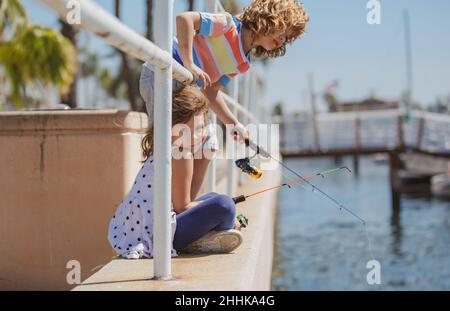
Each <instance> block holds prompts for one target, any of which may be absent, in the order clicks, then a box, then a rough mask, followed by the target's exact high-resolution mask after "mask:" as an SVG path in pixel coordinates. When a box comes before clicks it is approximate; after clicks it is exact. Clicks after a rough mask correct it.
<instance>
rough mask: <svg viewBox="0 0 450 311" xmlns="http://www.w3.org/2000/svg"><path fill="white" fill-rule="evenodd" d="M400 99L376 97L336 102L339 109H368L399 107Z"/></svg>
mask: <svg viewBox="0 0 450 311" xmlns="http://www.w3.org/2000/svg"><path fill="white" fill-rule="evenodd" d="M399 107H400V101H399V100H381V99H378V98H375V97H372V98H368V99H364V100H363V101H358V102H342V103H339V102H338V103H336V110H337V111H366V110H387V109H398V108H399Z"/></svg>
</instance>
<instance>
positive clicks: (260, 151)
mask: <svg viewBox="0 0 450 311" xmlns="http://www.w3.org/2000/svg"><path fill="white" fill-rule="evenodd" d="M234 135H237V136H239V137H240V138H241V139H243V140H244V142H245V146H246V147H248V148H251V149H252V150H253V151H255V152H256V153H255V155H254V156H256V155H258V154H259V155H261V156H263V157H265V158H269V159H272V160H274V161H275V162H277V163H278V164H280V165H281V166H282V167H284V168H285V169H286V170H288V171H289V172H290V173H292V174H294V175H295V176H297V177H298V178H299V179H300V180H301V181H304V182H305V183H307V184H308V185H309V186H310V187H311V188H312V191H313V192H317V193H320V194H321V195H322V196H323V197H325V198H326V199H328V200H329V201H331V202H332V203H333V204H335V205H337V206H338V207H339V210H345V211H346V212H347V213H349V214H350V215H352V216H353V217H355V218H357V219H358V220H359V221H361V222H362V223H363V224H364V225H365V224H366V221H365V220H364V219H363V218H361V217H360V216H358V215H357V214H355V213H354V212H353V211H352V210H350V209H349V208H347V207H346V206H344V204H342V203H341V202H339V201H338V200H336V199H335V198H333V197H332V196H330V195H329V194H327V193H326V192H324V191H322V190H321V189H320V188H319V187H317V186H316V185H314V184H313V183H311V182H310V181H309V180H308V179H305V177H303V176H302V175H301V174H299V173H298V172H296V171H294V170H293V169H291V168H290V167H289V166H287V165H286V164H285V163H283V162H282V161H281V160H279V159H277V158H275V157H274V156H272V155H271V154H270V153H269V152H267V151H266V150H264V149H263V148H261V147H260V146H259V145H258V144H256V143H254V142H253V141H251V140H250V139H249V138H244V136H243V135H242V133H241V132H239V131H236V130H235V131H234Z"/></svg>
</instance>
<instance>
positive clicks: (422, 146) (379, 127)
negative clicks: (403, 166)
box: [281, 110, 450, 155]
mask: <svg viewBox="0 0 450 311" xmlns="http://www.w3.org/2000/svg"><path fill="white" fill-rule="evenodd" d="M404 117H405V114H403V113H401V112H400V111H398V110H377V111H359V112H332V113H319V114H317V116H316V123H317V127H318V129H319V136H318V138H319V142H318V143H315V142H314V141H313V139H312V137H313V135H312V132H313V126H314V124H313V121H312V118H311V117H310V116H299V117H292V116H285V117H283V118H282V120H281V123H282V128H283V132H282V143H281V145H282V148H283V150H284V152H286V153H290V152H291V153H295V152H297V151H302V152H321V151H333V150H341V151H342V150H354V151H357V150H370V149H379V150H381V149H386V150H391V149H395V148H402V147H403V146H406V147H408V148H412V149H415V150H417V151H420V152H426V153H433V154H440V155H449V154H450V116H449V115H444V114H436V113H429V112H423V111H412V112H411V114H410V118H409V120H408V122H403V121H402V119H403V118H404ZM317 146H318V148H317Z"/></svg>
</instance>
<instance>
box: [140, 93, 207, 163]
mask: <svg viewBox="0 0 450 311" xmlns="http://www.w3.org/2000/svg"><path fill="white" fill-rule="evenodd" d="M207 111H208V100H207V99H206V97H205V95H203V93H202V92H201V91H200V90H199V89H198V88H195V87H192V86H183V87H182V88H180V89H178V90H176V91H173V94H172V126H174V125H176V124H180V123H187V122H188V121H189V120H190V119H191V118H192V117H194V116H197V115H201V114H203V116H204V117H206V112H207ZM141 147H142V156H143V157H144V161H145V160H147V159H148V157H149V156H151V155H152V153H153V127H151V128H149V129H148V131H147V133H146V134H145V136H144V138H142V141H141Z"/></svg>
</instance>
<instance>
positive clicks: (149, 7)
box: [146, 0, 153, 41]
mask: <svg viewBox="0 0 450 311" xmlns="http://www.w3.org/2000/svg"><path fill="white" fill-rule="evenodd" d="M146 4H147V5H146V7H147V20H146V26H147V34H146V37H147V39H149V40H150V41H153V0H146Z"/></svg>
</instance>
